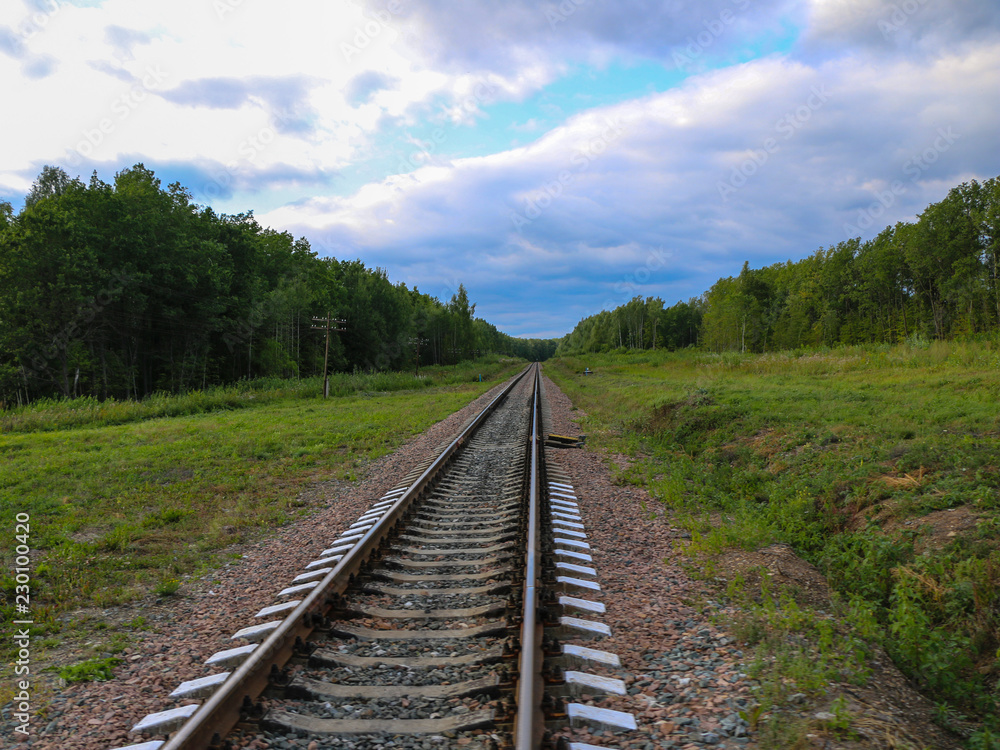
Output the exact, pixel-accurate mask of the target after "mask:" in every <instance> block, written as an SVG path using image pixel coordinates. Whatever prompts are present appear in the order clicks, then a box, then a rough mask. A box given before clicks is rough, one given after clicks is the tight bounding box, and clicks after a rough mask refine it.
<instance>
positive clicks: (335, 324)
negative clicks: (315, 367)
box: [309, 312, 347, 398]
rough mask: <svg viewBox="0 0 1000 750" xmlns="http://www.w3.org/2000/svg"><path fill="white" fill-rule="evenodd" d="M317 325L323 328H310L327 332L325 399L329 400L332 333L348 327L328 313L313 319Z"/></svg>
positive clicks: (324, 369) (324, 366)
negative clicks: (319, 324)
mask: <svg viewBox="0 0 1000 750" xmlns="http://www.w3.org/2000/svg"><path fill="white" fill-rule="evenodd" d="M313 320H314V321H315V322H317V323H322V324H323V325H321V326H309V327H310V328H312V329H313V330H314V331H326V353H325V354H323V398H329V396H330V374H329V372H328V367H329V362H330V332H331V331H336V332H342V331H346V330H347V329H346V328H341V327H340V326H343V325H346V324H347V321H346V320H341V319H340V318H334V317H333V313H329V312H328V313H327V314H326V317H325V318H313Z"/></svg>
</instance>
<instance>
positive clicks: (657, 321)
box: [653, 318, 660, 351]
mask: <svg viewBox="0 0 1000 750" xmlns="http://www.w3.org/2000/svg"><path fill="white" fill-rule="evenodd" d="M659 322H660V321H659V319H658V318H653V351H656V324H657V323H659Z"/></svg>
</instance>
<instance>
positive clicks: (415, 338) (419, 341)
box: [410, 336, 427, 378]
mask: <svg viewBox="0 0 1000 750" xmlns="http://www.w3.org/2000/svg"><path fill="white" fill-rule="evenodd" d="M426 343H427V339H425V338H421V337H420V336H411V337H410V344H411V345H413V346H416V347H417V366H416V370H415V371H414V373H413V374H414V375H415V376H416V377H418V378H419V377H420V345H421V344H426Z"/></svg>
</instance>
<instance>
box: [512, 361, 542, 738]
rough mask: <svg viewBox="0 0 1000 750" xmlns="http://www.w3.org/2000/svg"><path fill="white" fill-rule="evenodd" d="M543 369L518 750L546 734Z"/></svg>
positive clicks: (537, 398)
mask: <svg viewBox="0 0 1000 750" xmlns="http://www.w3.org/2000/svg"><path fill="white" fill-rule="evenodd" d="M541 407H542V404H541V367H540V366H539V365H538V364H537V363H536V364H535V372H534V395H533V398H532V408H531V438H530V451H531V456H530V461H529V466H530V469H529V470H530V476H529V484H528V536H527V540H526V545H525V546H526V549H525V571H524V595H523V606H524V610H523V613H522V616H523V620H522V623H521V653H520V657H519V666H518V672H519V678H518V683H517V714H516V717H515V719H514V748H515V750H538V748H540V747H541V744H542V739H543V737H544V733H545V717H544V715H543V712H542V696H543V693H544V682H543V680H542V662H543V658H544V656H543V652H542V623H541V622H540V620H539V617H538V584H539V581H538V578H539V572H540V569H541V562H542V561H541V555H542V545H541V527H540V523H541V512H540V510H539V506H540V504H541V497H540V492H541V486H542V485H541V472H542V457H543V454H542V449H541V446H542V437H543V435H542V408H541Z"/></svg>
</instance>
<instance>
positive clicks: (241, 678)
mask: <svg viewBox="0 0 1000 750" xmlns="http://www.w3.org/2000/svg"><path fill="white" fill-rule="evenodd" d="M533 368H537V365H529V366H528V367H526V368H525V369H524V370H523V371H522V372H521V373H519V374H518V375H517V376H515V377H514V378H513V379H512V380H511V382H510V383H508V384H507V386H505V387H504V389H503V390H502V391H501V392H500V393H498V394H497V395H496V396H495V397H494V398H493V399H492V400H491V401H490V403H489V404H488V405H487V406H486V407H485V408H484V409H483V410H482V411H480V412H479V414H477V415H476V417H475V418H474V419H473V420H472V421H471V422H470V423H469V424H468V425H467V426H466V427H465V429H463V430H462V432H461V433H460V434H459V435H458V436H457V437H456V438H455V439H454V440H452V442H451V443H449V445H448V446H447V447H446V448H445V449H444V451H442V452H441V454H440V455H439V456H438V457H437V458H436V459H435V460H434V462H433V463H432V464H431V465H430V466H428V467H427V469H426V470H425V471H424V472H423V473H422V474H421V475H420V476H419V477H418V478H417V479H416V481H415V482H414V483H413V484H411V485H410V487H409V488H408V489H407V490H406V492H404V493H403V494H402V495H400V497H399V499H398V500H397V501H396V502H395V503H394V504H393V505H392V506H391V508H390V509H389V510H388V511H387V512H386V514H385V515H384V516H382V518H380V519H379V520H378V522H377V523H376V524H375V525H374V526H373V527H372V528H371V529H369V530H368V531H367V532H366V533H365V535H364V536H363V537H362V538H361V539H360V540H359V541H358V543H357V544H356V545H355V546H354V547H353V548H352V549H351V550H349V551H348V552H347V553H346V554H345V555H344V557H343V559H341V560H340V562H338V563H337V564H336V566H335V567H334V568H333V570H331V571H330V572H329V573H327V574H326V576H324V578H323V580H322V581H321V582H320V584H319V585H318V586H317V587H316V588H315V589H313V590H312V592H311V593H310V594H309V595H308V596H307V597H306V598H305V599H303V600H302V602H301V603H300V604H299V605H298V606H297V607H296V608H295V609H294V610H292V612H291V613H290V614H289V615H288V616H287V617H286V618H285V619H284V620H283V621H282V623H281V625H279V626H278V627H277V628H276V629H275V630H274V632H273V633H271V635H270V636H268V638H267V639H266V640H265V641H264V642H263V643H261V644H260V645H259V646H258V647H257V648H256V649H254V651H253V653H252V654H251V655H250V656H249V657H248V658H247V659H246V661H244V662H243V663H242V664H241V665H240V666H239V667H238V668H237V669H236V670H235V671H234V672H233V673H232V674H230V675H229V677H228V678H227V679H226V681H225V682H224V683H223V684H222V685H220V686H219V688H218V689H217V690H216V691H215V692H214V693H212V695H211V696H209V698H208V699H207V700H206V701H205V702H204V703H203V704H202V705H201V706H200V707H199V708H198V710H197V711H195V713H194V714H192V715H191V718H190V719H188V720H187V721H186V722H185V723H184V724H183V725H182V726H181V728H180V729H178V730H177V732H176V733H175V734H174V735H173V736H172V737H170V738H169V739H168V740H167V741H166V742H165V743H164V744H163V745H162V746H161V747H160V750H207V749H208V748H210V747H211V746H212V745H213V744H215V742H217V740H218V738H219V737H221V736H224V735H225V734H227V733H228V732H229V731H231V730H232V728H233V727H234V726H235V725H236V724H237V722H238V721H239V719H240V709H241V706H242V705H243V703H244V701H245V699H246V698H248V697H249V698H250V699H251V700H253V699H255V698H256V697H257V696H259V695H260V693H261V692H263V690H264V688H265V687H266V686H267V684H268V679H269V675H270V670H271V668H272V666H277V667H278V668H281V667H282V666H284V664H285V663H286V662H287V661H288V659H289V658H290V657H291V656H292V654H293V653H294V649H295V642H296V640H298V639H301V640H302V641H305V640H306V639H307V637H308V636H309V634H310V633H311V632H312V631H313V630H314V629H315V623H316V621H317V617H319V618H322V614H323V613H324V612H325V611H326V610H327V609H328V607H329V604H328V600H329V599H330V598H331V596H333V595H336V594H339V593H341V592H342V591H343V590H344V589H345V588H346V587H347V585H348V583H349V580H350V578H351V576H353V575H354V574H355V573H356V572H357V571H358V570H359V569H360V568H361V566H362V565H363V564H364V563H365V562H366V561H367V560H368V559H369V557H371V554H372V553H373V552H374V551H375V549H376V548H377V547H378V545H379V544H380V543H381V541H382V540H383V539H384V538H385V537H386V535H388V534H389V532H391V531H392V529H393V528H394V527H395V526H396V524H397V523H398V522H399V521H400V519H401V518H402V517H403V516H404V515H405V514H406V512H407V510H409V507H410V506H411V505H412V503H413V502H414V501H415V500H416V499H417V498H418V497H420V496H421V495H422V494H423V492H424V491H425V490H426V489H427V488H428V486H429V485H431V484H432V483H433V482H434V480H435V478H436V477H437V476H438V474H439V473H440V472H441V471H442V469H443V468H444V467H445V466H446V465H447V463H448V462H449V461H450V459H451V457H452V456H453V455H454V454H455V452H456V451H458V450H459V448H461V447H462V445H464V444H465V443H466V442H467V441H468V440H469V438H471V437H472V435H473V434H475V432H476V430H478V429H479V428H480V427H481V426H482V424H483V423H484V422H485V421H486V419H487V418H488V417H489V416H490V414H492V413H493V412H494V411H495V410H496V409H497V407H498V406H499V405H500V404H501V403H502V402H503V401H504V399H506V397H507V396H508V395H509V394H510V393H511V391H512V390H513V389H514V388H515V387H516V386H517V384H518V383H520V382H521V380H522V379H523V378H524V377H525V376H526V375H527V374H528V373H529V372H531V371H532V369H533Z"/></svg>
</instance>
